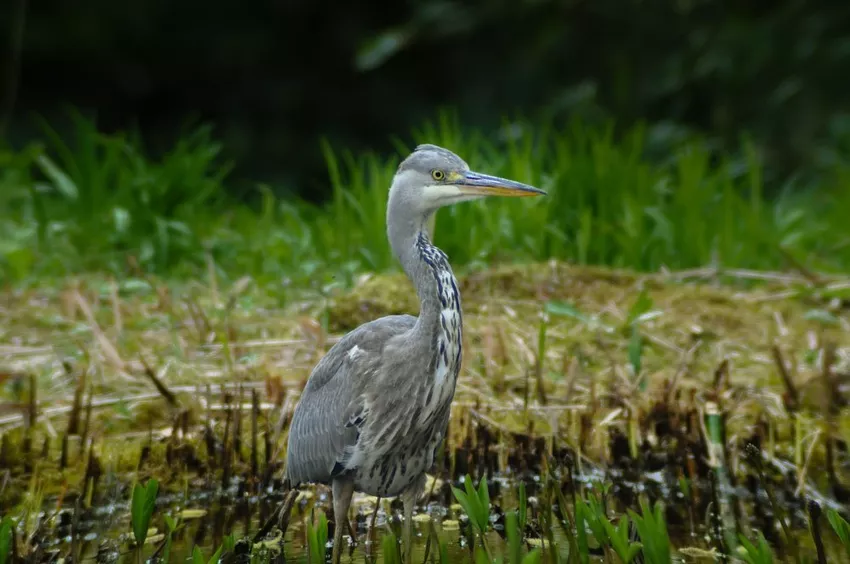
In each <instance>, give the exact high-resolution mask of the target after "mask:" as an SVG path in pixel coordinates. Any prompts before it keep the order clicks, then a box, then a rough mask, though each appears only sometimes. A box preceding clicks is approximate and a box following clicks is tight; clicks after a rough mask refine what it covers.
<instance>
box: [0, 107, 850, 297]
mask: <svg viewBox="0 0 850 564" xmlns="http://www.w3.org/2000/svg"><path fill="white" fill-rule="evenodd" d="M75 123H76V135H75V136H74V137H75V138H74V139H73V140H72V141H68V140H64V139H61V138H60V137H59V136H58V135H57V134H56V133H55V132H54V131H53V130H52V129H51V128H50V127H49V126H48V125H47V124H43V131H44V138H45V140H46V141H45V144H43V145H41V144H34V145H31V146H29V147H26V148H24V149H22V150H19V151H10V150H6V151H2V150H0V166H2V168H0V280H3V281H7V282H8V281H11V282H13V283H16V284H21V283H23V284H31V283H33V282H34V281H37V280H43V279H44V278H49V277H62V276H66V275H68V274H76V273H81V272H91V271H106V272H113V273H119V272H121V273H126V272H127V271H128V268H129V267H128V257H129V256H132V257H134V259H135V261H136V262H137V263H138V264H139V265H140V267H141V268H142V269H143V270H145V271H147V272H151V273H155V274H159V275H164V276H165V275H168V276H190V275H197V274H199V273H202V272H204V271H205V269H206V268H207V267H208V257H212V259H213V260H214V263H215V264H216V265H217V268H218V269H219V270H220V274H222V275H225V276H229V277H231V278H238V277H240V276H243V275H245V274H248V275H251V276H253V277H254V278H255V279H257V280H258V281H260V282H273V283H276V284H280V283H281V282H282V281H283V282H284V283H289V284H291V285H296V286H299V285H305V284H309V285H313V286H317V287H319V288H320V289H321V288H322V287H325V286H326V285H328V284H339V283H342V284H347V283H350V282H351V280H352V279H353V277H354V276H355V275H356V274H357V273H359V272H363V271H383V270H388V269H394V268H396V265H395V261H394V259H393V257H392V255H391V252H390V249H389V246H388V244H387V241H386V236H385V204H386V197H387V191H388V188H389V185H390V183H391V181H392V177H393V174H394V172H395V169H396V167H397V165H398V162H399V160H400V158H401V157H403V155H405V154H406V153H407V152H408V151H409V150H411V149H412V147H413V146H415V145H416V144H417V143H421V142H430V143H436V144H440V145H443V146H445V147H447V148H450V149H452V150H454V151H455V152H457V153H458V154H460V155H461V156H462V157H463V158H464V159H465V160H467V162H468V163H469V164H470V165H471V166H472V168H475V169H480V170H482V171H486V172H488V173H492V174H497V175H501V176H506V177H509V178H514V179H516V180H520V181H524V182H528V183H531V184H534V185H537V186H539V187H541V188H544V189H546V190H547V191H548V192H549V194H550V195H549V196H548V197H546V198H535V199H533V200H529V201H516V200H501V199H489V200H487V201H479V202H473V203H466V204H461V205H457V206H453V207H451V208H447V209H444V210H442V211H441V212H440V213H439V214H438V218H437V234H436V241H437V243H438V244H439V245H440V246H441V247H442V248H443V249H444V250H445V251H446V252H447V253H448V254H449V256H450V257H451V259H452V262H453V263H454V264H455V265H456V266H457V267H459V268H463V267H466V268H473V269H474V268H478V267H480V266H482V265H489V264H492V263H494V262H505V261H526V260H545V259H548V258H558V259H565V260H569V261H572V262H576V263H579V264H598V265H610V266H615V267H627V268H633V269H637V270H642V271H653V270H657V269H659V268H661V267H667V268H688V267H697V266H704V265H708V264H716V265H719V266H723V267H743V268H752V269H783V268H787V267H788V266H789V265H792V264H793V263H795V262H796V263H799V264H802V265H804V266H805V267H806V268H811V269H823V270H838V271H841V270H844V271H846V269H847V268H850V234H848V231H847V229H846V228H845V226H844V217H843V215H844V214H843V213H842V210H846V209H850V170H847V169H843V168H836V169H835V170H833V171H831V173H830V174H828V175H826V176H825V177H824V179H823V180H821V181H819V182H820V184H819V185H817V186H796V185H794V184H793V183H792V182H789V183H788V185H787V186H785V187H783V189H782V190H780V191H779V195H778V196H776V197H774V198H772V199H768V198H767V197H765V195H764V194H765V182H764V180H763V176H764V171H763V170H762V168H761V167H760V165H759V159H758V157H757V154H756V151H755V150H754V149H753V147H752V146H751V145H750V144H749V143H747V142H746V141H742V144H741V151H740V154H737V155H717V154H715V153H714V152H713V151H712V150H711V149H710V147H709V144H708V143H707V142H706V141H705V140H703V139H700V138H698V137H692V138H689V139H686V140H683V141H678V142H675V143H668V144H666V145H664V146H663V147H660V148H659V147H658V146H657V144H656V143H655V141H654V139H655V137H656V136H654V135H653V130H652V129H651V128H647V127H637V128H634V129H632V130H629V131H626V132H621V133H615V132H614V128H613V127H599V126H588V125H583V124H581V123H579V122H575V123H571V124H566V125H564V126H562V127H554V126H550V125H538V126H535V125H533V124H528V123H524V122H522V121H519V122H515V123H510V124H508V123H506V125H505V128H504V131H505V132H509V133H510V135H508V133H505V135H503V136H502V137H499V136H496V137H494V138H491V137H488V136H485V135H484V134H483V133H482V132H478V131H470V130H466V129H464V128H463V127H462V126H461V125H460V122H459V120H457V119H455V118H453V117H452V115H451V114H448V113H444V114H441V115H440V116H439V117H438V119H436V120H435V121H434V122H433V123H429V124H426V125H425V126H424V127H422V128H420V129H418V130H415V131H413V132H412V134H411V135H409V136H407V137H406V138H405V140H404V141H397V146H398V151H397V152H396V154H391V155H376V154H369V153H367V154H360V155H352V154H350V153H348V152H345V151H343V150H339V148H334V147H331V146H329V145H324V146H323V147H321V148H317V150H319V149H321V150H323V151H324V154H325V157H326V160H327V163H328V182H329V185H330V186H331V188H332V197H331V198H330V199H329V200H328V201H327V202H326V203H325V204H323V205H321V206H315V205H309V204H307V203H305V202H301V201H298V200H281V199H278V198H276V197H275V196H274V195H273V192H274V191H273V190H272V188H271V187H269V186H266V185H263V184H259V185H258V186H257V192H258V194H259V196H260V197H259V198H257V200H258V201H259V203H258V204H257V205H252V206H249V205H247V204H245V203H240V202H234V201H233V200H232V198H230V197H228V196H227V190H226V183H227V173H228V171H229V165H228V164H227V163H222V162H221V159H220V154H221V151H220V150H221V147H220V146H219V145H218V144H217V143H216V142H215V141H214V139H213V138H212V136H211V134H210V131H209V129H208V128H201V129H199V130H197V131H195V132H192V133H190V134H188V135H186V136H185V137H184V138H182V139H181V140H180V141H179V142H177V143H176V144H175V146H174V147H173V148H172V150H170V151H169V152H167V153H166V154H165V155H164V156H160V157H152V156H150V155H148V154H147V152H146V151H145V148H144V145H143V143H142V141H141V140H140V139H139V138H138V137H137V136H134V135H129V134H115V135H104V134H102V133H100V132H99V131H98V130H97V128H96V127H95V125H94V124H93V123H91V122H89V121H86V120H85V119H83V118H81V117H79V116H77V117H76V118H75ZM652 155H660V156H652ZM838 166H839V165H836V167H838ZM789 257H790V258H789Z"/></svg>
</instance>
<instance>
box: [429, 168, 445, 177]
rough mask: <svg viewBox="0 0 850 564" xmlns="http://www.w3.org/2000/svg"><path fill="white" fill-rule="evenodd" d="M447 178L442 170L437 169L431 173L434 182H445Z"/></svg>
mask: <svg viewBox="0 0 850 564" xmlns="http://www.w3.org/2000/svg"><path fill="white" fill-rule="evenodd" d="M445 177H446V173H445V172H443V171H442V170H440V169H438V168H435V169H434V170H432V171H431V178H433V179H434V180H443V179H444V178H445Z"/></svg>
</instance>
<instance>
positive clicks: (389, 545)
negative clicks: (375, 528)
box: [381, 531, 401, 564]
mask: <svg viewBox="0 0 850 564" xmlns="http://www.w3.org/2000/svg"><path fill="white" fill-rule="evenodd" d="M381 551H382V553H383V556H384V560H383V562H384V564H401V551H400V550H399V546H398V537H396V536H395V533H393V532H392V531H388V532H387V533H386V534H385V535H384V536H383V538H382V539H381Z"/></svg>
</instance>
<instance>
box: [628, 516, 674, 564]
mask: <svg viewBox="0 0 850 564" xmlns="http://www.w3.org/2000/svg"><path fill="white" fill-rule="evenodd" d="M640 506H641V515H638V514H637V513H635V512H634V511H632V510H631V509H629V516H630V517H631V519H632V521H634V523H635V526H636V527H637V530H638V534H639V535H640V540H641V544H643V554H644V557H645V559H646V562H647V564H669V563H670V562H671V559H670V558H671V557H670V537H669V535H668V534H667V523H666V521H665V520H664V513H663V510H664V506H663V504H662V503H661V502H658V503H656V505H655V509H654V511H653V510H652V509H650V508H649V506H648V505H647V504H646V503H645V502H643V501H641V504H640Z"/></svg>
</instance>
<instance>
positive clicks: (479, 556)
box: [475, 546, 492, 564]
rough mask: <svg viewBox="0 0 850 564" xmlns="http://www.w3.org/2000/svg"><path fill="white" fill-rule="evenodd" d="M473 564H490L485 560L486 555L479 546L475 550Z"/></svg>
mask: <svg viewBox="0 0 850 564" xmlns="http://www.w3.org/2000/svg"><path fill="white" fill-rule="evenodd" d="M475 564H492V563H491V562H490V559H489V558H487V553H486V552H485V551H484V549H483V548H481V547H480V546H479V547H476V548H475Z"/></svg>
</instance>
